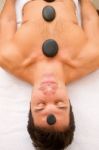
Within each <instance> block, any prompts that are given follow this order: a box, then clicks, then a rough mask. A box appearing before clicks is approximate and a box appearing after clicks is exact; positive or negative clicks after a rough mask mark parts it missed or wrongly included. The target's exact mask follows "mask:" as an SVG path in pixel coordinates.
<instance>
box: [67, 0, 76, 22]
mask: <svg viewBox="0 0 99 150" xmlns="http://www.w3.org/2000/svg"><path fill="white" fill-rule="evenodd" d="M64 5H65V8H66V17H67V20H68V21H71V22H73V23H77V24H78V21H77V15H76V11H77V8H76V4H75V3H74V1H73V0H64Z"/></svg>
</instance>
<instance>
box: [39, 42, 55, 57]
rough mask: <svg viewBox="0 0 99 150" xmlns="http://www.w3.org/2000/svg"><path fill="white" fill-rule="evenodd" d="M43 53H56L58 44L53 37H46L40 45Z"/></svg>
mask: <svg viewBox="0 0 99 150" xmlns="http://www.w3.org/2000/svg"><path fill="white" fill-rule="evenodd" d="M42 50H43V54H44V55H45V56H47V57H54V56H56V54H57V53H58V44H57V42H56V41H55V40H53V39H48V40H46V41H45V42H44V43H43V46H42Z"/></svg>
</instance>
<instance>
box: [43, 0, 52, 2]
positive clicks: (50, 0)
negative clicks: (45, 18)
mask: <svg viewBox="0 0 99 150" xmlns="http://www.w3.org/2000/svg"><path fill="white" fill-rule="evenodd" d="M44 1H46V2H54V1H55V0H44Z"/></svg>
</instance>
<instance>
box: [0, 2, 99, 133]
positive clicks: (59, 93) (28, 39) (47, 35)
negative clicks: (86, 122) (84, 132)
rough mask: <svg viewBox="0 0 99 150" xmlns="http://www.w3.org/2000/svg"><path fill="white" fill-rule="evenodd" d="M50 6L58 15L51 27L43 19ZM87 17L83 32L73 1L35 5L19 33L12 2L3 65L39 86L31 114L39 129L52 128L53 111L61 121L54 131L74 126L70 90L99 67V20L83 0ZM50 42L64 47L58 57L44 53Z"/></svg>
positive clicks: (4, 25) (1, 32)
mask: <svg viewBox="0 0 99 150" xmlns="http://www.w3.org/2000/svg"><path fill="white" fill-rule="evenodd" d="M46 5H50V6H53V7H54V8H55V11H56V18H55V20H54V21H53V22H51V23H47V22H46V21H44V20H43V18H42V9H43V8H44V6H46ZM60 12H61V13H60ZM90 14H92V15H90ZM81 15H82V27H81V26H80V25H79V24H78V21H77V17H76V13H75V5H74V3H73V1H72V0H56V1H55V2H52V3H48V4H47V3H46V2H45V1H42V0H41V1H40V0H39V1H35V0H34V1H30V2H28V3H27V4H26V5H25V6H24V9H23V23H22V25H21V27H20V28H19V29H17V27H16V15H15V0H6V4H5V7H4V9H3V11H2V13H1V17H0V66H1V67H2V68H4V69H5V70H7V71H9V72H10V73H12V74H14V75H15V76H17V77H19V78H20V79H22V80H25V81H27V82H29V83H31V84H32V85H33V86H34V88H33V93H32V100H31V110H32V115H33V117H34V122H35V124H37V125H40V126H44V127H49V125H48V124H47V123H46V117H47V115H48V114H50V112H52V113H53V114H54V115H55V116H56V118H57V122H56V124H55V125H53V127H56V128H58V129H60V130H61V129H63V128H64V127H65V126H68V124H69V110H70V103H69V98H68V94H67V92H66V87H65V86H66V85H67V84H68V83H70V82H72V81H74V80H77V79H80V78H81V77H83V76H85V75H87V74H89V73H91V72H93V71H95V70H96V69H98V68H99V16H98V14H97V12H96V9H95V8H94V6H93V4H92V3H91V2H90V0H81ZM47 39H54V40H56V41H57V43H58V45H59V52H58V54H57V55H56V56H55V57H54V58H47V57H46V56H44V55H43V53H42V44H43V42H44V41H45V40H47Z"/></svg>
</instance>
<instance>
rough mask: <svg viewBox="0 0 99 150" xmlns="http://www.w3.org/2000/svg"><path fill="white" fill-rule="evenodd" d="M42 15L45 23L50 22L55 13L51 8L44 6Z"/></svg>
mask: <svg viewBox="0 0 99 150" xmlns="http://www.w3.org/2000/svg"><path fill="white" fill-rule="evenodd" d="M42 15H43V18H44V19H45V20H46V21H48V22H51V21H53V20H54V18H55V17H56V12H55V9H54V8H53V7H52V6H46V7H44V8H43V11H42Z"/></svg>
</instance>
